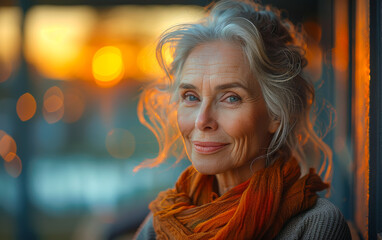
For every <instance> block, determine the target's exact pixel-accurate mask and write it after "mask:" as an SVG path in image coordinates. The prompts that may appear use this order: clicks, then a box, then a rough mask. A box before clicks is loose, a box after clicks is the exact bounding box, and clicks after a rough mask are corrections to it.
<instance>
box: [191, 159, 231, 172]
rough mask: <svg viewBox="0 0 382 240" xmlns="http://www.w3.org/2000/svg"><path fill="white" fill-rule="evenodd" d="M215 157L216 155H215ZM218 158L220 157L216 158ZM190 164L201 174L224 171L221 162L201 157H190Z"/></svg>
mask: <svg viewBox="0 0 382 240" xmlns="http://www.w3.org/2000/svg"><path fill="white" fill-rule="evenodd" d="M215 159H216V157H215ZM217 159H220V158H217ZM190 160H191V162H192V166H193V167H194V168H195V169H196V170H197V171H198V172H199V173H201V174H204V175H216V174H218V173H222V172H224V170H223V169H222V166H221V164H220V165H219V164H218V162H214V161H215V160H212V159H201V158H195V157H193V158H190Z"/></svg>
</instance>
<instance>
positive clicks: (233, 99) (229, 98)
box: [226, 96, 241, 103]
mask: <svg viewBox="0 0 382 240" xmlns="http://www.w3.org/2000/svg"><path fill="white" fill-rule="evenodd" d="M226 99H227V101H228V102H230V103H235V102H238V101H240V100H241V98H239V97H237V96H229V97H228V98H226Z"/></svg>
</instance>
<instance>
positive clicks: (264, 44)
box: [141, 0, 331, 178]
mask: <svg viewBox="0 0 382 240" xmlns="http://www.w3.org/2000/svg"><path fill="white" fill-rule="evenodd" d="M216 40H222V41H228V42H232V43H235V44H237V45H238V46H240V47H241V48H242V51H243V53H244V56H246V58H247V60H248V63H249V66H250V69H251V70H252V72H253V74H254V76H256V79H257V81H258V82H259V85H260V87H261V90H262V94H263V97H264V100H265V102H266V105H267V109H268V112H269V115H270V117H271V118H273V119H276V120H278V121H280V125H279V127H278V129H277V131H276V132H275V133H274V134H273V136H272V139H271V142H270V144H269V147H268V149H267V154H266V159H267V160H266V162H267V165H269V164H272V163H273V161H274V160H275V159H276V157H277V155H278V153H280V152H283V154H285V153H286V154H287V155H288V156H294V157H296V158H297V159H298V160H300V163H302V164H303V165H304V164H305V163H306V162H307V161H313V163H315V164H318V163H319V162H320V160H321V159H322V156H323V159H324V161H325V162H327V161H331V150H330V148H329V147H328V146H327V145H326V144H325V143H324V142H323V141H322V140H321V139H320V138H319V137H318V136H317V134H316V133H315V131H314V129H313V125H314V124H313V123H314V118H313V119H311V116H310V109H311V106H312V104H313V102H314V87H313V84H312V83H311V82H309V81H308V80H307V79H306V78H304V77H303V74H302V69H303V68H304V67H305V66H306V64H307V60H306V59H305V57H304V53H305V51H304V48H305V45H304V41H303V35H302V33H301V31H299V30H298V29H297V28H296V27H295V26H294V25H293V24H292V23H291V22H290V21H288V20H287V19H283V18H282V17H281V16H280V12H279V11H278V10H276V9H273V8H271V7H270V6H262V5H260V4H256V3H253V2H249V1H232V0H225V1H220V2H218V3H216V4H215V5H212V6H210V8H209V14H208V16H207V17H205V18H204V19H203V20H202V21H201V22H199V23H196V24H182V25H178V26H174V27H172V28H170V29H168V30H167V31H166V32H164V33H163V34H162V36H161V38H160V40H159V43H158V46H157V58H158V61H159V63H160V65H161V67H162V68H163V69H164V71H165V73H166V80H167V82H166V84H167V88H166V89H165V91H166V90H167V91H168V92H169V93H173V92H174V90H175V89H176V87H177V80H176V79H177V78H178V76H179V74H180V72H181V70H182V68H183V65H184V63H185V61H186V59H187V57H188V55H189V54H190V52H191V51H192V50H193V49H194V48H195V47H196V46H197V45H200V44H202V43H206V42H211V41H216ZM166 46H169V47H170V49H172V56H173V61H172V62H171V63H166V62H165V60H164V56H163V51H164V49H165V48H166ZM254 81H256V80H254ZM141 99H142V98H141ZM146 108H147V107H146ZM147 113H149V112H147ZM151 120H152V119H151ZM146 124H147V122H146ZM162 130H164V129H162ZM158 140H159V139H158ZM323 165H325V164H323ZM305 167H306V165H305ZM321 170H323V169H321ZM327 174H330V173H328V172H327ZM327 177H328V175H326V178H327Z"/></svg>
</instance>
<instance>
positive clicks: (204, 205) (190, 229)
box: [149, 158, 329, 240]
mask: <svg viewBox="0 0 382 240" xmlns="http://www.w3.org/2000/svg"><path fill="white" fill-rule="evenodd" d="M300 175H301V172H300V167H299V164H298V162H297V161H296V159H294V158H291V159H290V160H288V161H285V160H283V159H278V160H277V161H276V162H275V163H274V164H273V165H272V166H270V167H267V168H264V169H261V170H259V171H257V172H255V173H254V175H253V176H252V177H251V178H250V179H248V180H247V181H246V182H243V183H241V184H239V185H237V186H236V187H234V188H232V189H231V190H229V191H228V192H226V193H225V194H223V195H222V196H220V197H219V196H218V195H217V194H216V193H215V192H214V189H215V188H216V182H215V181H216V180H215V177H214V176H211V175H203V174H201V173H198V172H197V171H196V170H195V169H194V168H193V167H192V166H190V167H188V168H187V169H186V170H185V171H184V172H183V173H182V175H181V176H180V178H179V179H178V181H177V183H176V185H175V188H174V189H168V190H166V191H163V192H161V193H159V195H158V197H157V198H156V199H155V200H154V201H153V202H151V203H150V205H149V208H150V209H151V211H152V212H153V214H154V229H155V232H156V235H157V239H195V240H196V239H237V240H239V239H273V238H274V237H275V236H276V235H277V234H278V233H279V232H280V230H281V229H282V227H283V225H284V224H285V223H286V221H288V219H290V218H291V217H293V216H295V215H296V214H298V213H300V212H302V211H304V210H306V209H309V208H311V207H312V206H314V204H315V203H316V201H317V194H316V192H317V191H321V190H324V189H325V188H328V187H329V185H328V184H326V183H323V182H322V181H321V178H320V177H319V176H318V175H317V174H316V173H315V172H314V170H313V169H310V171H309V173H308V174H307V175H305V176H304V177H302V178H300ZM214 186H215V187H214Z"/></svg>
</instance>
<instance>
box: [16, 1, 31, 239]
mask: <svg viewBox="0 0 382 240" xmlns="http://www.w3.org/2000/svg"><path fill="white" fill-rule="evenodd" d="M19 4H20V7H21V10H22V19H21V44H20V45H21V46H20V66H19V69H18V72H17V76H16V79H15V83H14V85H13V95H14V97H15V98H16V99H17V98H18V97H20V96H21V95H22V94H24V93H26V92H30V90H31V82H30V77H29V71H28V64H27V62H26V60H25V56H24V43H25V15H26V13H27V12H28V10H29V9H30V7H31V6H32V1H29V0H20V2H19ZM15 107H16V106H15ZM15 112H16V109H15ZM14 118H15V124H16V131H15V135H14V137H15V140H16V143H17V147H18V151H17V154H18V155H19V157H20V159H21V161H22V163H23V170H22V172H21V174H20V176H19V177H18V178H17V191H18V197H19V198H18V208H17V210H18V211H17V217H16V220H17V232H16V238H17V239H20V240H21V239H30V240H34V239H36V235H35V232H34V229H33V226H32V221H33V219H32V216H33V214H32V208H31V201H30V194H29V192H30V188H29V187H30V184H29V182H30V181H29V176H28V175H29V166H30V160H31V156H32V151H31V150H32V146H31V142H32V141H31V138H32V136H31V128H32V121H31V120H29V121H26V122H21V120H20V119H18V118H17V116H16V114H15V115H14Z"/></svg>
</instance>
